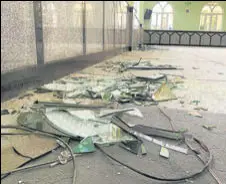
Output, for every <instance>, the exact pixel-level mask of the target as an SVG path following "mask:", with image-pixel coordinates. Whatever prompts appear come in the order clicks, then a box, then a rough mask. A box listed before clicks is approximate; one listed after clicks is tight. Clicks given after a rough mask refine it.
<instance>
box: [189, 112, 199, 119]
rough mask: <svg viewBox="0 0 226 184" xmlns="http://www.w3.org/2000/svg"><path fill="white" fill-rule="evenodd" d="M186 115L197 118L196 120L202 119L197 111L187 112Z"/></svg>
mask: <svg viewBox="0 0 226 184" xmlns="http://www.w3.org/2000/svg"><path fill="white" fill-rule="evenodd" d="M188 115H190V116H194V117H198V118H202V115H201V114H199V113H198V112H197V111H190V112H188Z"/></svg>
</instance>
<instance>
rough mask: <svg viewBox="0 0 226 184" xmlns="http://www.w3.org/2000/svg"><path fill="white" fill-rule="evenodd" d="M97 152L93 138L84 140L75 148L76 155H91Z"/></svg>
mask: <svg viewBox="0 0 226 184" xmlns="http://www.w3.org/2000/svg"><path fill="white" fill-rule="evenodd" d="M94 151H96V148H95V146H94V144H93V140H92V137H87V138H85V139H83V140H82V141H81V142H80V143H79V145H77V146H75V147H74V148H73V152H74V153H91V152H94Z"/></svg>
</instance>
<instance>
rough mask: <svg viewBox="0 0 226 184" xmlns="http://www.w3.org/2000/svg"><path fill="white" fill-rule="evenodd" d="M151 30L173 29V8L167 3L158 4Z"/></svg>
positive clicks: (153, 12) (155, 7) (153, 15)
mask: <svg viewBox="0 0 226 184" xmlns="http://www.w3.org/2000/svg"><path fill="white" fill-rule="evenodd" d="M151 29H165V30H170V29H173V8H172V7H171V6H170V5H169V4H168V3H167V2H166V1H162V2H158V3H157V4H156V5H155V6H154V8H153V10H152V17H151Z"/></svg>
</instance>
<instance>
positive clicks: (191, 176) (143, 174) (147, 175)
mask: <svg viewBox="0 0 226 184" xmlns="http://www.w3.org/2000/svg"><path fill="white" fill-rule="evenodd" d="M96 146H97V147H98V148H99V150H100V151H101V152H102V153H103V154H104V155H106V156H108V157H109V158H111V159H112V160H114V161H116V162H117V163H119V164H121V165H123V166H125V167H127V168H129V169H130V170H132V171H134V172H136V173H138V174H140V175H142V176H145V177H147V178H150V179H154V180H160V181H182V180H187V179H191V178H194V177H196V176H198V175H200V174H202V173H203V172H204V171H205V170H206V169H207V168H208V166H209V164H210V163H211V161H212V154H211V153H210V152H209V153H210V156H209V160H208V162H207V163H206V164H205V165H204V167H203V168H202V169H201V170H200V171H198V172H196V173H194V174H191V175H188V176H185V177H179V178H161V177H158V176H153V175H150V174H147V173H144V172H142V171H139V170H138V169H136V168H133V167H132V166H129V165H127V164H125V163H123V162H122V161H119V160H117V159H116V158H114V157H113V156H111V155H110V154H108V153H107V152H106V151H105V150H104V149H102V148H101V147H100V146H99V145H96Z"/></svg>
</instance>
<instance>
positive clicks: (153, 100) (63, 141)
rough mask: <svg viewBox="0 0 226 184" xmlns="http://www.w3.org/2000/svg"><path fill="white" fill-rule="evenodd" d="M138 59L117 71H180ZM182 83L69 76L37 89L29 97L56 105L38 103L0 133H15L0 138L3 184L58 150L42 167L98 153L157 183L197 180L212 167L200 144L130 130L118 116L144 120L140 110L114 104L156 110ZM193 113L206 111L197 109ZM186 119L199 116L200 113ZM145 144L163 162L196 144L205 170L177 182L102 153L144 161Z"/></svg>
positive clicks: (164, 78) (179, 134) (178, 135)
mask: <svg viewBox="0 0 226 184" xmlns="http://www.w3.org/2000/svg"><path fill="white" fill-rule="evenodd" d="M141 59H142V58H140V60H139V61H138V62H137V61H132V62H130V63H128V62H127V63H126V64H123V63H122V62H121V65H119V67H118V68H117V69H119V70H120V71H121V72H125V71H127V70H130V69H139V70H147V69H148V70H155V69H157V70H177V69H181V68H178V67H175V66H171V65H157V66H155V65H152V64H151V63H150V62H149V61H141ZM112 66H115V64H112ZM181 83H183V78H182V77H179V76H176V77H175V76H173V77H172V76H171V77H169V76H168V75H166V74H156V75H149V76H142V75H133V76H117V77H104V78H103V77H102V78H100V77H99V78H98V77H95V78H94V77H92V76H91V77H88V76H86V77H84V76H83V77H72V76H69V77H64V78H62V79H59V80H57V81H54V82H52V83H49V84H45V85H43V86H41V87H39V88H37V89H36V90H34V91H33V92H34V94H43V93H50V95H52V97H55V101H54V100H49V101H40V100H36V101H34V102H33V104H32V105H30V106H26V107H25V108H23V111H18V114H17V125H18V126H9V125H8V126H6V125H4V126H1V128H2V130H6V129H16V130H17V129H18V130H17V131H13V132H8V131H6V132H2V133H1V135H2V137H7V138H8V141H9V142H11V144H10V146H9V147H7V148H3V152H2V158H4V161H3V162H4V163H3V165H2V166H3V167H2V168H1V173H2V178H5V177H7V176H8V175H10V174H12V173H15V172H18V171H22V170H26V169H27V168H26V167H25V168H23V167H22V168H21V166H22V165H25V164H26V163H27V162H29V161H31V160H36V159H37V158H39V157H41V156H44V155H45V154H47V153H49V152H51V151H53V150H55V149H56V148H59V147H60V148H61V149H63V151H62V152H61V153H60V155H58V157H57V160H55V161H51V162H48V163H43V164H41V165H47V166H50V168H51V167H54V166H56V165H58V164H67V163H68V162H69V161H71V160H72V161H73V164H75V160H74V157H75V156H78V155H83V154H89V153H93V152H95V151H96V150H97V149H98V150H100V151H101V152H103V153H104V155H106V156H108V157H110V158H111V159H113V160H115V161H116V162H118V163H120V164H121V165H124V166H126V167H128V168H129V169H131V170H133V171H135V172H137V173H139V174H141V175H143V176H146V177H148V178H151V179H155V180H161V181H182V180H185V179H189V178H193V177H194V176H197V175H199V174H201V173H202V172H203V171H204V170H205V169H206V168H207V167H208V166H209V164H210V162H211V161H212V157H211V153H210V152H209V150H208V148H207V147H206V146H205V145H204V143H201V142H200V141H199V140H197V139H195V138H194V137H193V136H192V135H190V134H189V133H188V132H186V131H174V130H166V129H160V128H156V127H152V126H146V125H138V124H135V125H132V124H131V123H130V122H125V121H124V120H123V118H122V115H123V114H126V115H127V116H129V117H131V118H135V117H136V118H141V119H143V118H145V117H144V115H143V113H142V112H141V111H140V110H139V108H134V107H133V108H118V107H117V105H118V104H122V105H125V104H126V103H129V104H131V103H132V104H133V106H134V105H137V106H138V105H143V106H149V105H157V104H158V103H161V102H162V101H169V100H176V99H177V97H176V95H175V94H174V93H173V89H174V88H175V87H176V86H177V85H178V84H181ZM34 94H25V95H22V96H20V97H19V99H20V100H22V99H24V98H30V97H32V96H33V95H34ZM87 99H88V100H93V101H95V100H100V103H99V104H98V105H93V104H91V103H84V101H85V100H87ZM182 102H183V104H184V101H182V100H181V103H182ZM191 103H192V104H196V105H198V104H199V101H197V100H196V101H195V100H194V101H192V102H191ZM196 110H206V109H205V108H202V107H196ZM7 112H8V110H1V115H3V114H7ZM8 114H9V113H8ZM190 114H191V115H193V116H198V117H200V116H201V115H200V116H199V113H198V112H195V113H194V112H192V113H190ZM204 128H206V127H204ZM21 131H22V132H21ZM145 141H147V142H148V143H151V144H154V145H157V146H158V147H159V150H160V152H159V150H157V149H156V152H157V153H158V154H159V156H161V157H165V158H169V157H170V152H171V151H172V154H173V153H174V152H177V153H179V154H184V155H188V152H189V150H190V149H192V148H191V146H190V147H189V146H188V145H187V142H189V141H190V143H191V142H195V143H197V144H199V146H200V147H201V148H200V149H204V152H205V154H209V157H208V158H207V160H206V161H204V166H203V168H202V169H201V170H199V171H198V172H197V173H193V174H190V175H189V174H188V175H187V176H182V177H179V178H164V177H160V176H152V175H150V174H147V173H143V172H141V171H138V170H137V169H136V168H133V167H132V166H130V165H127V164H126V163H123V162H121V161H119V160H117V159H116V158H115V157H114V155H110V154H109V153H107V152H105V151H104V149H103V148H104V147H110V146H111V145H117V146H118V147H120V148H122V149H123V150H126V151H127V152H128V154H129V152H130V153H132V154H135V155H141V156H142V157H145V156H146V155H148V150H147V149H146V144H148V143H145ZM179 143H180V144H179ZM182 143H183V144H182ZM189 148H190V149H189ZM193 151H194V150H193ZM194 152H195V151H194ZM199 154H200V152H199ZM197 155H198V154H197ZM198 156H199V155H198ZM161 157H160V159H161ZM169 159H170V158H169ZM169 159H168V160H169ZM12 160H13V161H12ZM35 167H38V166H31V167H30V168H35ZM76 169H77V168H76ZM76 169H75V168H74V172H73V174H74V176H73V183H74V182H75V178H76ZM78 177H79V176H78Z"/></svg>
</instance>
